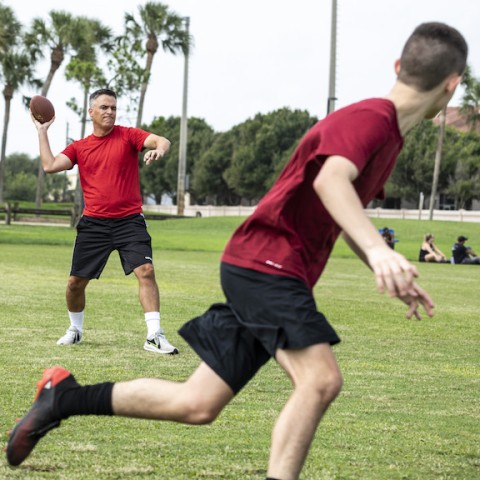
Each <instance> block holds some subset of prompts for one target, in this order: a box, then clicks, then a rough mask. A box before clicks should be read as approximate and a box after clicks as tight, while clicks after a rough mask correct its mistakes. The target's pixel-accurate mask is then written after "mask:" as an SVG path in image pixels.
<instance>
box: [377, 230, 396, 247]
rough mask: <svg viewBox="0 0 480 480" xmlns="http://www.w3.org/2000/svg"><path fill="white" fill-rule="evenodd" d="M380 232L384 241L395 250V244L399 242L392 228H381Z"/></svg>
mask: <svg viewBox="0 0 480 480" xmlns="http://www.w3.org/2000/svg"><path fill="white" fill-rule="evenodd" d="M379 232H380V235H381V236H382V237H383V239H384V240H385V242H386V244H387V245H388V246H389V247H390V248H392V249H394V248H395V243H396V242H397V241H398V240H397V239H396V238H395V231H394V230H392V229H391V228H388V227H385V228H381V229H380V230H379Z"/></svg>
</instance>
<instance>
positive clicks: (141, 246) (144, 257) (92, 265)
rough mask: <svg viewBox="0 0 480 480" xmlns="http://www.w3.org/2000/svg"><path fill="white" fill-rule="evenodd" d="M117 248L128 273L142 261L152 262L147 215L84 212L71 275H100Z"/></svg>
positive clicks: (78, 232)
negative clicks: (89, 214)
mask: <svg viewBox="0 0 480 480" xmlns="http://www.w3.org/2000/svg"><path fill="white" fill-rule="evenodd" d="M113 250H118V253H119V255H120V260H121V262H122V267H123V271H124V272H125V275H128V274H129V273H131V272H132V271H133V270H134V269H135V268H137V267H139V266H140V265H143V264H145V263H152V239H151V237H150V235H149V233H148V232H147V225H146V223H145V218H144V217H143V215H141V214H135V215H129V216H128V217H124V218H95V217H87V216H83V217H82V218H81V219H80V221H79V222H78V226H77V238H76V240H75V247H74V249H73V258H72V268H71V271H70V275H75V276H77V277H83V278H99V277H100V275H101V273H102V271H103V269H104V267H105V265H106V263H107V260H108V257H109V256H110V254H111V253H112V251H113Z"/></svg>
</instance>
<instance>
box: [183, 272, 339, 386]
mask: <svg viewBox="0 0 480 480" xmlns="http://www.w3.org/2000/svg"><path fill="white" fill-rule="evenodd" d="M220 271H221V282H222V288H223V291H224V293H225V296H226V298H227V303H226V304H214V305H212V306H211V307H210V309H209V310H207V312H205V313H204V314H203V315H201V316H200V317H196V318H194V319H193V320H191V321H190V322H188V323H186V324H185V325H184V326H183V327H182V328H181V329H180V330H179V333H180V335H182V337H183V338H184V339H185V340H186V341H187V342H188V343H189V344H190V346H191V347H192V348H193V349H194V350H195V351H196V352H197V354H198V355H199V356H200V358H201V359H202V360H203V361H204V362H205V363H206V364H207V365H209V366H210V368H212V369H213V370H214V371H215V372H216V373H217V374H218V375H219V376H220V377H221V378H222V379H223V380H224V381H225V382H226V383H227V384H228V385H229V386H230V388H231V389H232V390H233V391H234V392H235V393H238V392H239V391H240V390H241V389H242V388H243V387H244V386H245V385H246V384H247V383H248V381H249V380H250V379H251V378H253V376H254V375H255V374H256V372H257V371H258V370H259V369H260V367H262V366H263V365H264V364H265V363H266V362H267V361H268V360H269V359H270V358H271V357H274V356H275V352H276V350H277V349H278V348H282V349H300V348H305V347H308V346H310V345H315V344H318V343H329V344H330V345H334V344H336V343H338V342H340V338H339V337H338V335H337V334H336V332H335V330H334V329H333V328H332V327H331V326H330V324H329V323H328V321H327V319H326V318H325V317H324V316H323V315H322V314H321V313H320V312H318V311H317V307H316V305H315V300H314V298H313V295H312V292H311V290H310V289H309V288H308V287H307V286H306V285H305V284H304V283H303V282H302V281H301V280H298V279H296V278H291V277H284V276H280V275H269V274H266V273H261V272H257V271H254V270H249V269H245V268H239V267H236V266H233V265H229V264H227V263H222V264H221V270H220Z"/></svg>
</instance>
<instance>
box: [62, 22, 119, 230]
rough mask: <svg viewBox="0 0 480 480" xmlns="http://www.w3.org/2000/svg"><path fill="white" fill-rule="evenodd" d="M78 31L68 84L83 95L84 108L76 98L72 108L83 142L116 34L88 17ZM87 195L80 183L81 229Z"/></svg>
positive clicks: (77, 209)
mask: <svg viewBox="0 0 480 480" xmlns="http://www.w3.org/2000/svg"><path fill="white" fill-rule="evenodd" d="M74 28H75V29H76V30H78V33H79V35H78V36H76V39H77V41H76V42H75V43H74V44H73V48H74V50H75V55H74V56H72V58H71V60H70V62H69V63H68V65H67V67H66V69H65V76H66V78H67V80H76V81H77V82H79V83H80V85H81V87H82V93H83V101H82V107H79V106H78V105H77V102H76V101H75V99H74V98H72V99H71V100H70V101H69V102H68V105H69V107H70V108H72V110H74V111H75V112H76V113H77V114H78V115H79V116H80V122H81V125H82V131H81V134H80V135H81V138H84V137H85V130H86V125H87V111H88V95H89V92H90V89H91V88H92V86H101V85H105V84H106V80H105V76H104V74H103V71H102V69H101V68H100V67H99V66H98V57H99V55H100V53H101V52H102V51H103V52H108V51H110V50H111V49H112V48H113V43H112V34H111V30H110V28H108V27H105V26H103V25H102V24H101V23H100V22H99V21H98V20H94V19H90V18H87V17H78V18H77V19H76V20H75V22H74ZM82 204H83V195H82V189H81V185H80V182H79V181H77V185H76V188H75V217H74V218H73V224H74V225H77V222H78V220H79V219H80V216H81V211H82Z"/></svg>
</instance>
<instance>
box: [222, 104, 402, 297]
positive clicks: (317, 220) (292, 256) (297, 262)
mask: <svg viewBox="0 0 480 480" xmlns="http://www.w3.org/2000/svg"><path fill="white" fill-rule="evenodd" d="M402 146H403V138H402V136H401V134H400V131H399V129H398V125H397V115H396V110H395V107H394V105H393V103H392V102H390V101H389V100H386V99H381V98H374V99H369V100H364V101H362V102H359V103H356V104H353V105H350V106H348V107H345V108H343V109H341V110H337V111H336V112H333V113H332V114H330V115H328V116H327V117H326V118H325V119H323V120H322V121H320V122H318V123H317V124H316V125H314V126H313V127H312V128H311V129H310V130H309V131H308V132H307V134H306V135H305V136H304V137H303V139H302V140H301V142H300V144H299V145H298V147H297V149H296V150H295V152H294V154H293V156H292V158H291V159H290V161H289V162H288V164H287V165H286V166H285V168H284V169H283V171H282V173H281V174H280V176H279V177H278V179H277V180H276V182H275V184H274V185H273V187H272V188H271V190H270V191H269V192H268V193H267V194H266V195H265V197H264V198H263V199H262V201H261V202H260V203H259V204H258V206H257V208H256V209H255V211H254V213H253V214H252V215H251V216H250V217H249V218H247V220H245V221H244V222H243V223H242V224H241V225H240V227H238V229H237V230H236V231H235V233H234V234H233V236H232V238H231V239H230V241H229V243H228V244H227V247H226V249H225V251H224V253H223V256H222V261H223V262H226V263H230V264H233V265H237V266H239V267H243V268H249V269H253V270H257V271H260V272H266V273H271V274H276V275H285V276H290V277H296V278H299V279H301V280H303V281H304V282H305V283H306V284H307V285H308V286H309V287H310V288H313V286H314V285H315V283H316V282H317V280H318V278H319V277H320V275H321V273H322V271H323V269H324V268H325V265H326V263H327V260H328V257H329V255H330V253H331V250H332V248H333V245H334V243H335V240H336V239H337V237H338V235H339V233H340V227H339V226H338V225H337V224H336V223H335V221H334V220H333V219H332V217H331V216H330V215H329V213H328V212H327V210H326V209H325V207H324V206H323V204H322V202H321V201H320V199H319V198H318V195H317V194H316V192H315V190H314V189H313V181H314V179H315V177H316V176H317V174H318V172H319V171H320V169H321V168H322V165H323V163H324V161H325V159H326V158H328V157H329V156H331V155H341V156H343V157H345V158H348V159H349V160H350V161H351V162H353V163H354V164H355V165H356V167H357V168H358V171H359V176H358V177H357V179H356V180H355V181H354V183H353V185H354V187H355V190H356V191H357V194H358V196H359V197H360V199H361V201H362V203H363V205H364V206H366V205H367V204H368V203H369V202H370V201H371V200H372V199H373V198H375V197H379V196H382V195H383V185H384V184H385V182H386V181H387V179H388V177H389V175H390V173H391V171H392V169H393V167H394V165H395V160H396V158H397V156H398V154H399V153H400V150H401V149H402Z"/></svg>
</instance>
